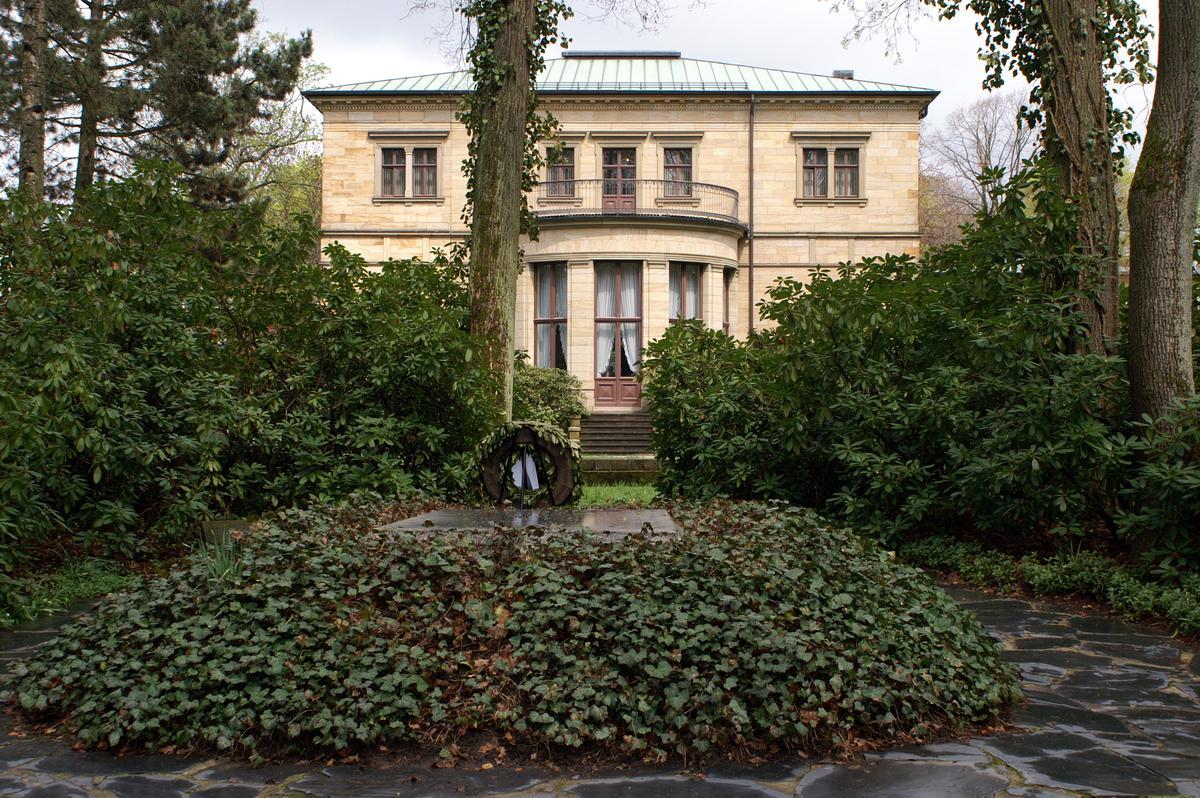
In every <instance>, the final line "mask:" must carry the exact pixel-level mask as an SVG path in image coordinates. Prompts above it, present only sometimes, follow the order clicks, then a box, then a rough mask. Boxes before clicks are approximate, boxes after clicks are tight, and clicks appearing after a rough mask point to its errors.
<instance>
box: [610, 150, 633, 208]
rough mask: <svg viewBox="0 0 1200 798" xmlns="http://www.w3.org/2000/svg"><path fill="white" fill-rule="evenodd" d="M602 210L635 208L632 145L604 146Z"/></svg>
mask: <svg viewBox="0 0 1200 798" xmlns="http://www.w3.org/2000/svg"><path fill="white" fill-rule="evenodd" d="M603 168H604V196H603V199H604V206H603V207H604V210H606V211H632V210H634V209H635V208H637V196H636V190H635V189H636V186H637V183H635V182H634V181H635V180H636V179H637V150H636V149H634V148H632V147H605V148H604V164H603Z"/></svg>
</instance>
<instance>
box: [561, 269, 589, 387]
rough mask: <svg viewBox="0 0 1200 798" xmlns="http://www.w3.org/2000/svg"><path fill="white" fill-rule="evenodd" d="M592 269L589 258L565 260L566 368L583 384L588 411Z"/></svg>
mask: <svg viewBox="0 0 1200 798" xmlns="http://www.w3.org/2000/svg"><path fill="white" fill-rule="evenodd" d="M595 348H596V270H595V269H594V268H593V266H592V262H591V261H590V260H569V261H567V344H566V350H567V369H568V370H569V371H570V372H571V373H572V374H574V375H575V376H576V377H578V378H579V381H580V382H581V383H582V384H583V404H584V406H586V407H587V408H588V409H589V410H590V409H591V407H592V405H593V401H592V397H593V395H594V393H595V390H596V363H595V359H596V354H595Z"/></svg>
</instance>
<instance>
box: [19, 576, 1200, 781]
mask: <svg viewBox="0 0 1200 798" xmlns="http://www.w3.org/2000/svg"><path fill="white" fill-rule="evenodd" d="M949 590H950V592H951V594H952V595H954V597H955V598H956V599H958V601H959V602H961V603H962V604H963V606H965V607H968V608H969V609H971V610H973V611H975V612H976V613H977V614H978V615H979V617H980V620H982V621H983V623H984V624H985V625H986V626H987V627H988V629H989V630H990V631H991V633H992V634H993V635H995V636H996V637H997V638H999V639H1000V640H1001V641H1002V642H1003V644H1004V648H1005V652H1004V656H1005V658H1006V659H1009V660H1011V661H1013V662H1016V663H1019V665H1020V667H1021V673H1022V677H1023V680H1024V683H1025V691H1026V694H1027V696H1028V699H1029V703H1028V705H1027V706H1026V707H1024V708H1022V709H1021V710H1019V711H1018V712H1017V713H1016V716H1015V718H1014V720H1015V728H1014V729H1013V730H1012V731H1011V732H1007V733H1004V734H997V735H991V736H986V737H977V738H975V739H972V740H968V741H963V742H955V743H944V744H939V745H929V746H914V747H910V748H901V749H895V750H891V751H886V752H881V753H878V754H871V755H869V756H867V757H865V758H864V759H863V760H862V761H860V762H857V763H854V764H850V765H845V764H829V763H822V762H812V761H808V760H803V759H797V758H791V759H785V760H781V761H777V762H773V763H770V764H767V765H762V766H735V765H715V766H713V767H711V768H709V769H708V770H707V771H706V772H705V774H704V777H703V778H692V777H689V776H687V775H681V774H678V773H677V772H675V771H673V770H671V769H669V768H655V767H651V766H644V765H637V766H634V767H631V768H628V769H620V770H612V771H607V772H599V773H596V772H587V773H582V774H577V775H576V774H570V773H566V774H564V773H551V772H549V771H543V770H539V769H537V768H525V769H523V770H521V771H517V770H515V769H512V768H509V767H504V766H497V767H495V768H493V769H489V770H478V771H464V770H461V769H441V770H439V769H433V768H430V767H428V763H413V764H411V765H406V766H402V767H396V768H389V769H386V770H382V769H370V768H365V767H359V766H355V765H338V766H334V767H321V766H319V765H299V764H295V765H291V764H284V765H272V766H268V767H264V768H251V767H248V766H247V765H245V764H243V763H239V762H233V761H224V760H219V759H201V758H183V757H173V756H134V757H116V756H112V755H109V754H105V753H100V752H77V751H73V750H71V748H70V746H69V745H68V744H66V743H63V742H58V741H54V740H47V739H39V738H17V737H12V736H10V735H9V734H8V731H9V727H8V726H7V725H5V724H6V723H7V721H6V720H4V719H3V718H0V795H3V796H10V795H11V796H25V797H26V798H35V797H37V798H74V797H75V796H81V797H82V796H87V797H88V798H143V797H144V798H176V797H177V796H196V797H197V798H199V797H200V796H203V798H252V796H259V795H263V796H281V797H283V796H287V797H288V798H300V797H301V796H330V797H331V798H333V797H334V796H346V797H347V798H350V797H351V796H353V797H354V798H370V797H372V796H380V797H382V796H391V797H393V798H418V797H419V796H448V797H451V796H463V795H473V796H491V797H494V798H500V796H505V797H506V798H516V796H521V798H617V796H628V797H630V798H726V797H728V798H769V797H771V796H774V797H775V798H782V797H784V796H794V797H795V798H838V797H839V796H855V797H856V798H874V797H875V796H880V797H882V796H887V797H888V798H910V797H911V798H999V797H1000V796H1009V797H1010V798H1017V797H1018V796H1021V797H1022V798H1043V797H1045V798H1049V797H1050V796H1083V795H1105V796H1107V795H1190V796H1200V652H1198V651H1197V649H1196V648H1195V647H1193V646H1188V645H1185V644H1182V643H1179V642H1178V641H1175V640H1173V639H1171V638H1170V637H1166V636H1164V635H1162V634H1160V633H1159V632H1157V631H1155V630H1153V629H1150V628H1148V627H1143V626H1137V625H1134V624H1128V623H1122V622H1120V621H1114V620H1111V619H1109V618H1106V617H1104V616H1101V615H1097V614H1080V613H1078V611H1076V610H1074V609H1073V608H1071V607H1068V606H1065V605H1058V604H1052V603H1047V602H1034V601H1022V600H1016V599H1004V598H995V597H992V596H988V595H985V594H982V593H975V592H972V591H967V590H961V589H955V588H950V589H949ZM69 617H70V616H69V615H68V616H64V617H63V618H59V619H55V620H53V621H50V622H45V623H43V624H41V625H39V626H38V627H36V628H31V629H29V628H27V629H21V630H15V631H9V632H0V669H4V666H5V665H6V664H7V663H5V662H4V660H12V659H16V658H20V657H23V656H27V655H28V654H29V652H31V651H32V650H33V649H34V648H36V647H37V646H39V645H44V644H47V643H48V642H49V641H51V640H53V636H54V633H55V629H56V628H57V627H58V626H61V625H62V624H63V623H65V622H66V621H67V620H69Z"/></svg>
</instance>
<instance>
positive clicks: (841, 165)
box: [833, 149, 858, 197]
mask: <svg viewBox="0 0 1200 798" xmlns="http://www.w3.org/2000/svg"><path fill="white" fill-rule="evenodd" d="M833 179H834V184H833V185H834V196H838V197H857V196H858V150H857V149H839V150H835V151H834V155H833Z"/></svg>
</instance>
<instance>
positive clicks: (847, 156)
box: [834, 150, 858, 166]
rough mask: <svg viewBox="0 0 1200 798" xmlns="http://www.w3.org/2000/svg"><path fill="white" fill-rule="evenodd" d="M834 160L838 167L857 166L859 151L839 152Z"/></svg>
mask: <svg viewBox="0 0 1200 798" xmlns="http://www.w3.org/2000/svg"><path fill="white" fill-rule="evenodd" d="M834 159H835V162H836V163H837V165H838V166H857V165H858V150H838V151H837V152H836V153H835V155H834Z"/></svg>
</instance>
